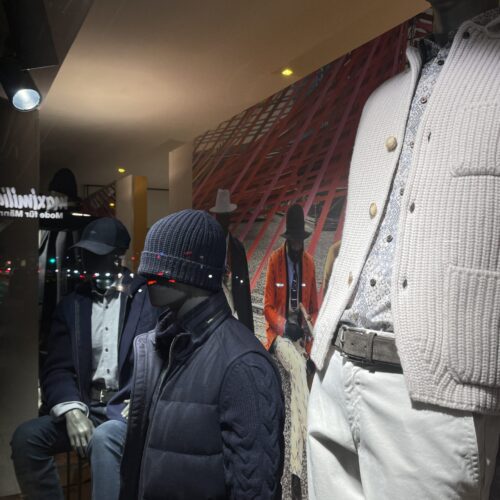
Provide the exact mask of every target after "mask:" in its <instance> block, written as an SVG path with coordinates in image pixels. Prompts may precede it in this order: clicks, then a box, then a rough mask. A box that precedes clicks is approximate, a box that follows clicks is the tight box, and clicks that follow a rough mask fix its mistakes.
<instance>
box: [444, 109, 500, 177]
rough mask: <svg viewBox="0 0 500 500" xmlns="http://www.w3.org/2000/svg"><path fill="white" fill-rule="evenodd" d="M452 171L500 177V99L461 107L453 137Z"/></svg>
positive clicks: (453, 172)
mask: <svg viewBox="0 0 500 500" xmlns="http://www.w3.org/2000/svg"><path fill="white" fill-rule="evenodd" d="M451 155H452V165H451V169H452V174H453V175H454V176H456V177H462V176H469V175H498V176H500V102H497V101H491V102H479V103H472V104H471V105H469V106H465V107H463V108H461V109H459V110H458V113H457V115H456V117H455V122H454V125H453V136H452V140H451Z"/></svg>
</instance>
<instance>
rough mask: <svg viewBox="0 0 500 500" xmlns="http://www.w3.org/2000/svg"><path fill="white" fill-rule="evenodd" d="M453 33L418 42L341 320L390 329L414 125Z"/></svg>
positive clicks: (482, 19)
mask: <svg viewBox="0 0 500 500" xmlns="http://www.w3.org/2000/svg"><path fill="white" fill-rule="evenodd" d="M498 11H499V9H494V10H491V11H488V12H485V13H483V14H481V15H480V16H478V17H476V18H474V22H475V23H477V24H480V25H483V26H484V25H486V24H488V23H489V22H490V21H492V20H493V19H495V17H496V16H497V15H498ZM455 33H456V32H453V33H450V34H449V41H448V43H447V44H446V45H445V46H444V47H441V46H439V45H438V44H437V43H436V42H435V41H434V39H433V37H432V36H430V37H428V38H426V39H424V40H422V41H421V43H420V47H419V48H420V52H421V55H422V69H421V73H420V78H419V81H418V84H417V88H416V90H415V94H414V96H413V100H412V103H411V107H410V112H409V116H408V121H407V124H406V131H405V137H404V143H403V147H402V150H401V155H400V158H399V163H398V167H397V170H396V173H395V175H394V179H393V183H392V187H391V193H390V196H389V200H388V202H387V204H386V207H385V211H384V214H383V216H382V219H381V222H380V225H379V228H378V232H377V236H376V238H375V241H374V243H373V245H372V247H371V250H370V253H369V255H368V258H367V260H366V262H365V265H364V267H363V270H362V273H361V276H360V279H359V283H358V286H357V289H356V291H355V293H354V296H353V299H352V300H351V302H350V303H349V304H348V306H347V309H346V310H345V311H344V314H343V315H342V318H341V322H342V323H347V324H351V325H353V326H356V327H361V328H368V329H373V330H377V331H380V330H382V331H386V332H393V331H394V326H393V317H392V308H391V277H392V269H393V262H394V252H395V249H396V243H397V238H398V234H397V229H398V222H399V215H400V212H401V201H402V199H403V194H404V190H405V186H406V183H407V180H408V175H409V173H410V168H411V164H412V159H413V147H414V144H415V138H416V136H417V131H418V127H419V125H420V121H421V119H422V116H423V114H424V112H425V108H426V106H427V103H428V101H429V99H430V96H431V94H432V91H433V89H434V87H435V85H436V82H437V80H438V77H439V75H440V73H441V70H442V69H443V66H444V64H445V61H446V58H447V56H448V54H449V52H450V49H451V45H452V42H453V38H454V35H455Z"/></svg>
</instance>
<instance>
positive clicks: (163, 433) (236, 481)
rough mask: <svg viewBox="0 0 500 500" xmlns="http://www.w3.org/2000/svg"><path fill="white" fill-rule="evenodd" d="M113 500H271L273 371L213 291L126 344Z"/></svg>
mask: <svg viewBox="0 0 500 500" xmlns="http://www.w3.org/2000/svg"><path fill="white" fill-rule="evenodd" d="M134 350H135V359H136V364H135V368H134V377H133V387H132V404H131V408H130V414H129V425H128V431H127V441H126V445H125V450H124V456H123V460H122V471H121V472H122V489H121V495H120V499H121V500H137V499H148V500H154V499H162V500H165V499H167V500H181V499H185V500H197V499H226V498H228V499H229V498H231V499H250V498H252V499H262V500H266V499H278V498H281V485H280V479H281V474H282V471H283V446H284V443H283V426H284V403H283V395H282V391H281V383H280V378H279V373H278V371H277V368H276V366H275V365H274V362H273V360H272V358H271V357H270V356H269V354H268V353H267V352H266V351H265V349H264V348H263V347H262V345H261V344H260V342H259V341H258V340H257V339H256V337H255V336H254V335H253V334H252V332H250V330H248V329H247V328H246V327H245V326H244V325H243V324H242V323H240V322H239V321H237V320H235V319H234V318H233V317H232V316H231V310H230V309H229V306H228V304H227V302H226V299H225V296H224V294H223V293H218V294H215V295H214V296H212V297H211V298H209V299H208V300H207V301H205V302H204V303H202V304H200V305H199V306H198V307H197V308H196V309H194V310H193V311H192V312H191V314H190V315H189V317H188V318H185V319H183V324H182V325H178V324H176V323H172V317H171V316H169V315H168V314H167V315H166V316H162V317H161V318H160V321H159V323H158V326H157V328H156V331H153V332H150V333H149V334H146V335H141V336H139V337H138V338H137V339H136V341H135V344H134Z"/></svg>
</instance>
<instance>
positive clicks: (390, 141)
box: [385, 135, 398, 152]
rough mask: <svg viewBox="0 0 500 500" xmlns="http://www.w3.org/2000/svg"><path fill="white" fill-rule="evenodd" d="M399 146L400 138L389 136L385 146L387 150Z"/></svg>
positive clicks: (392, 149)
mask: <svg viewBox="0 0 500 500" xmlns="http://www.w3.org/2000/svg"><path fill="white" fill-rule="evenodd" d="M397 147H398V140H397V139H396V138H395V137H394V136H393V135H391V136H389V137H388V138H387V139H386V141H385V148H386V149H387V151H389V152H391V151H394V150H395V149H396V148H397Z"/></svg>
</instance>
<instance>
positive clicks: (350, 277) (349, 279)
mask: <svg viewBox="0 0 500 500" xmlns="http://www.w3.org/2000/svg"><path fill="white" fill-rule="evenodd" d="M353 280H354V278H353V276H352V273H349V277H348V278H347V284H348V285H349V286H351V283H352V282H353Z"/></svg>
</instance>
